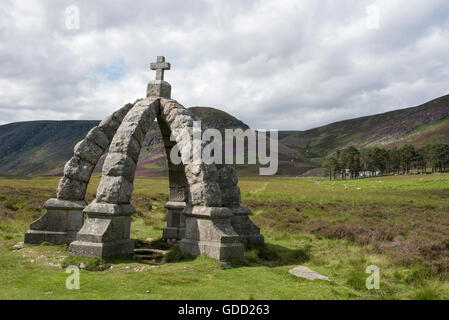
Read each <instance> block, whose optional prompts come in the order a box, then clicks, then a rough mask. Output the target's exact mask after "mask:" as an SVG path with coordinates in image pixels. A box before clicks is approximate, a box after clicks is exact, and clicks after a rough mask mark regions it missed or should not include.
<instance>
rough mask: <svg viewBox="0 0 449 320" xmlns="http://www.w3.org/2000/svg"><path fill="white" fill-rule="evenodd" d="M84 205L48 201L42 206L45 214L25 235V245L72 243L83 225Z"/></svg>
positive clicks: (74, 201)
mask: <svg viewBox="0 0 449 320" xmlns="http://www.w3.org/2000/svg"><path fill="white" fill-rule="evenodd" d="M86 205H87V203H86V202H85V201H82V200H81V201H80V200H59V199H53V198H52V199H48V200H47V201H46V202H45V204H44V205H43V207H44V208H45V209H46V212H45V213H44V214H43V215H42V216H41V217H40V218H39V219H37V220H36V221H34V222H33V223H32V224H31V225H30V229H29V230H28V231H27V232H26V233H25V240H24V241H25V243H32V244H39V243H41V242H43V241H48V242H51V243H53V244H69V243H70V242H72V241H74V240H75V239H76V234H77V232H78V231H79V230H80V229H81V227H82V225H83V220H84V215H83V209H84V207H85V206H86Z"/></svg>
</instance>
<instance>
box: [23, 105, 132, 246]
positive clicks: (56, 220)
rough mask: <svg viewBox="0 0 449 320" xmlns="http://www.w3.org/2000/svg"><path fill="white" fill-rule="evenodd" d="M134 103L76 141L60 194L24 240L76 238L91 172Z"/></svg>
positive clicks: (31, 226) (46, 203)
mask: <svg viewBox="0 0 449 320" xmlns="http://www.w3.org/2000/svg"><path fill="white" fill-rule="evenodd" d="M132 106H133V104H127V105H125V106H123V107H122V108H121V109H119V110H118V111H116V112H114V113H113V114H112V115H111V116H109V117H107V118H106V119H104V120H103V121H102V122H101V123H100V124H99V125H98V126H96V127H94V128H92V129H91V130H90V131H89V133H88V134H87V136H86V138H85V139H84V140H82V141H80V142H79V143H77V144H76V146H75V150H74V156H73V157H72V158H71V159H70V160H69V161H68V162H67V163H66V165H65V167H64V176H63V177H62V178H61V180H60V181H59V185H58V189H57V192H56V195H57V197H56V198H51V199H48V200H47V201H46V202H45V204H44V205H43V207H44V208H45V209H46V212H45V213H44V214H43V215H42V216H41V217H40V218H39V219H38V220H36V221H35V222H33V223H32V224H31V225H30V229H29V230H28V231H27V232H26V234H25V243H35V244H37V243H41V242H42V241H48V242H51V243H54V244H65V243H66V244H68V243H70V242H72V241H73V240H75V238H76V234H77V232H78V231H79V230H80V228H81V226H82V225H83V209H84V207H85V206H86V205H87V203H86V202H85V200H84V198H85V195H86V189H87V185H88V183H89V180H90V177H91V175H92V172H93V170H94V168H95V166H96V165H97V163H98V160H99V159H100V157H101V156H102V154H103V153H104V152H105V150H106V149H107V148H108V146H109V143H110V141H111V139H112V137H113V136H114V135H115V132H116V131H117V129H118V127H119V126H120V124H121V122H122V120H123V118H124V117H125V116H126V114H127V113H128V111H129V110H130V109H131V108H132Z"/></svg>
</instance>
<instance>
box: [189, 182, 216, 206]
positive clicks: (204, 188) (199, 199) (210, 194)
mask: <svg viewBox="0 0 449 320" xmlns="http://www.w3.org/2000/svg"><path fill="white" fill-rule="evenodd" d="M189 192H190V197H191V199H190V200H191V202H192V204H193V205H195V206H197V205H203V206H206V207H221V192H220V186H219V185H218V183H216V182H208V183H201V182H199V183H195V184H190V187H189Z"/></svg>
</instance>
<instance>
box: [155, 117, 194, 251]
mask: <svg viewBox="0 0 449 320" xmlns="http://www.w3.org/2000/svg"><path fill="white" fill-rule="evenodd" d="M157 119H158V124H159V128H160V130H161V134H162V140H163V143H164V147H165V153H166V155H167V166H168V182H169V199H168V202H167V203H166V204H165V208H166V209H167V226H166V227H165V228H164V230H163V233H162V239H164V240H165V241H166V242H168V243H176V242H179V241H181V240H182V239H184V236H185V216H184V215H183V214H182V212H183V210H184V208H185V206H186V201H187V194H186V188H187V179H186V175H185V172H184V165H183V164H182V163H180V164H174V163H173V162H172V161H170V154H171V152H172V150H173V147H175V145H176V141H173V140H172V139H170V137H171V130H170V128H169V127H168V126H167V124H166V123H165V121H164V120H163V119H162V118H161V116H160V112H159V113H158V116H157Z"/></svg>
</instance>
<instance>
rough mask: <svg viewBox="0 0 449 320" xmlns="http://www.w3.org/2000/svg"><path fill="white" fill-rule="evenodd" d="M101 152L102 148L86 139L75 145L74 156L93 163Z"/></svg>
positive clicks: (94, 163)
mask: <svg viewBox="0 0 449 320" xmlns="http://www.w3.org/2000/svg"><path fill="white" fill-rule="evenodd" d="M103 152H104V149H103V148H101V147H100V146H99V145H97V144H96V143H95V142H92V141H90V140H87V139H84V140H82V141H80V142H78V143H77V144H76V146H75V156H77V157H78V158H80V159H83V160H84V161H87V162H90V163H92V164H93V165H96V164H97V162H98V159H100V157H101V155H102V154H103Z"/></svg>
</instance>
